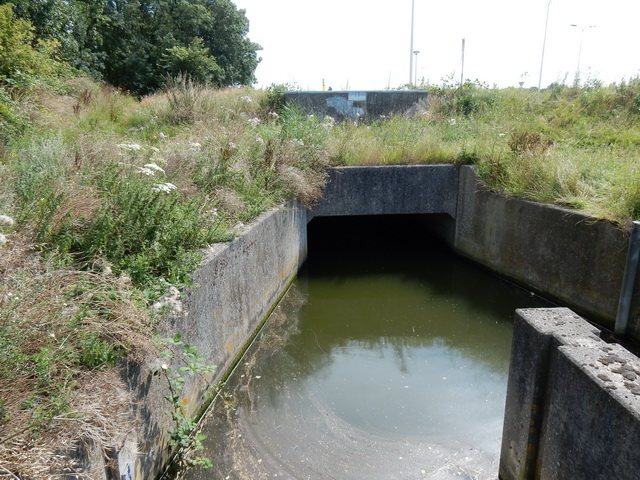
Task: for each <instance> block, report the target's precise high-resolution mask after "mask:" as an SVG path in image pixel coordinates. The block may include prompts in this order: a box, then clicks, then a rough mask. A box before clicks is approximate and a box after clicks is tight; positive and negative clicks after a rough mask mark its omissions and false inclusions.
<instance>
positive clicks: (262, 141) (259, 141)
mask: <svg viewBox="0 0 640 480" xmlns="http://www.w3.org/2000/svg"><path fill="white" fill-rule="evenodd" d="M256 143H258V144H260V145H264V140H263V139H262V137H256Z"/></svg>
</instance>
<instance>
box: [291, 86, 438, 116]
mask: <svg viewBox="0 0 640 480" xmlns="http://www.w3.org/2000/svg"><path fill="white" fill-rule="evenodd" d="M284 98H285V102H286V103H287V104H288V105H293V104H296V105H298V106H300V108H302V110H304V111H305V112H307V113H310V114H315V115H320V116H325V115H326V116H330V117H333V118H335V119H337V120H354V119H360V118H361V119H364V120H376V119H379V118H381V117H387V116H390V115H393V114H399V113H404V112H407V111H410V110H411V109H413V108H415V107H416V105H417V104H418V103H420V102H424V101H426V99H427V92H426V91H424V90H383V91H360V92H347V91H327V92H285V94H284Z"/></svg>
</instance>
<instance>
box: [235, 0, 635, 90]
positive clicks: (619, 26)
mask: <svg viewBox="0 0 640 480" xmlns="http://www.w3.org/2000/svg"><path fill="white" fill-rule="evenodd" d="M234 2H235V4H236V5H237V6H238V7H239V8H243V9H245V10H246V15H247V18H248V19H249V22H250V30H249V38H250V39H251V40H252V41H254V42H256V43H259V44H260V45H261V46H262V47H263V50H262V51H260V52H259V55H260V56H261V57H262V62H261V63H260V65H259V66H258V69H257V70H256V76H257V79H258V83H257V86H259V87H262V86H269V85H270V84H272V83H290V84H295V85H297V86H299V87H300V88H302V89H304V90H320V89H321V88H322V81H323V79H324V81H325V84H326V85H327V86H331V87H332V88H333V89H334V90H342V89H350V90H375V89H385V88H387V87H391V88H395V87H399V86H401V85H403V84H405V83H407V82H408V81H409V61H410V58H411V57H412V55H411V53H410V52H411V49H410V39H411V34H410V32H411V0H395V1H378V0H322V1H309V0H234ZM414 2H415V13H414V22H415V27H414V43H413V50H417V51H419V52H420V53H419V54H418V55H417V74H418V79H422V78H424V79H425V80H427V81H428V82H431V83H437V84H439V83H441V80H442V79H443V78H446V77H451V78H452V79H454V80H455V81H458V80H459V79H460V74H461V67H462V61H461V57H462V55H461V53H462V39H463V38H464V39H465V61H464V77H465V79H472V80H473V79H478V80H480V81H482V82H484V83H487V84H489V85H494V84H495V85H498V86H500V87H507V86H517V85H518V83H519V82H520V81H524V86H525V87H530V86H537V85H538V80H539V75H540V64H541V58H542V44H543V37H544V30H545V17H546V14H547V6H548V5H550V8H549V22H548V33H547V40H546V48H545V55H544V64H543V74H542V86H543V87H544V86H546V85H548V84H549V83H551V82H554V81H563V80H564V79H565V78H566V79H567V82H568V83H571V82H572V81H573V79H574V77H575V73H576V70H577V68H578V61H579V62H580V77H581V78H582V79H587V78H597V79H599V80H602V81H604V82H605V83H610V82H619V81H620V80H622V79H623V78H624V79H629V78H630V77H634V76H638V75H640V51H639V50H640V25H638V23H639V22H640V0H606V1H605V0H551V2H550V3H549V1H548V0H439V1H434V0H414ZM571 24H575V25H578V26H577V27H572V26H571ZM590 26H593V27H590ZM585 27H586V28H585ZM581 39H582V49H580V44H581ZM413 58H416V56H413Z"/></svg>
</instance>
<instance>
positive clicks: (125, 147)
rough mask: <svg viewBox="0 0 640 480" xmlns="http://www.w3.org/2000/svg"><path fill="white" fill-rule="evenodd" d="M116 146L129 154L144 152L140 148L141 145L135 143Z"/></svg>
mask: <svg viewBox="0 0 640 480" xmlns="http://www.w3.org/2000/svg"><path fill="white" fill-rule="evenodd" d="M118 146H119V147H120V148H121V149H123V150H127V151H129V152H139V151H141V150H144V149H143V148H142V145H138V144H137V143H120V144H118Z"/></svg>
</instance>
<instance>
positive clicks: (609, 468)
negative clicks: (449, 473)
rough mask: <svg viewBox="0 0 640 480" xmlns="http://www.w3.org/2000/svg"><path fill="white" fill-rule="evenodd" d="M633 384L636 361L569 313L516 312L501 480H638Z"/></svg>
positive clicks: (639, 421)
mask: <svg viewBox="0 0 640 480" xmlns="http://www.w3.org/2000/svg"><path fill="white" fill-rule="evenodd" d="M639 378H640V361H639V360H638V359H637V357H635V356H634V355H633V354H631V353H630V352H628V351H627V350H625V349H624V348H623V347H621V346H620V345H617V344H608V343H606V342H604V341H603V340H602V339H600V337H599V331H598V329H596V328H595V327H593V326H592V325H590V324H589V323H587V322H586V321H584V320H583V319H581V318H580V317H579V316H577V315H576V314H575V313H573V312H571V311H570V310H568V309H566V308H554V309H525V310H518V311H517V312H516V320H515V325H514V336H513V344H512V352H511V363H510V370H509V380H508V386H507V401H506V409H505V421H504V428H503V438H502V448H501V456H500V470H499V474H500V478H501V479H502V480H525V479H526V480H529V479H537V478H540V479H545V480H571V479H576V480H578V479H586V478H588V479H602V480H604V479H612V478H615V479H629V480H631V479H635V478H637V471H638V469H639V468H640V452H638V450H637V448H636V446H637V445H638V441H640V381H639Z"/></svg>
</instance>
